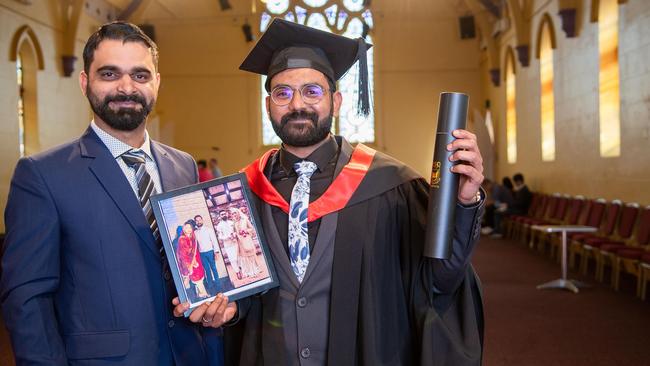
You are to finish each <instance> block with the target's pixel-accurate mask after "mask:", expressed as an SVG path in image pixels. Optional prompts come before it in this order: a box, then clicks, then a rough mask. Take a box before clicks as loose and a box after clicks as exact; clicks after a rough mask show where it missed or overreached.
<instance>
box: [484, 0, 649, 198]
mask: <svg viewBox="0 0 650 366" xmlns="http://www.w3.org/2000/svg"><path fill="white" fill-rule="evenodd" d="M583 3H584V4H583V11H582V13H581V14H580V17H581V19H580V22H581V24H582V28H580V31H579V35H578V37H577V38H566V35H565V33H564V32H563V31H562V29H561V20H560V18H559V17H558V15H557V13H558V8H557V2H556V1H537V2H536V7H535V13H534V16H533V20H532V24H533V44H532V50H531V51H532V52H531V63H530V66H529V67H521V64H519V63H517V116H518V119H517V123H518V126H517V133H518V136H517V144H518V160H517V163H515V164H508V163H507V162H506V159H505V156H506V155H505V143H504V141H505V127H504V126H505V119H504V116H505V88H504V87H503V84H502V86H501V87H499V88H494V87H491V86H490V87H488V88H487V89H488V93H489V97H490V99H491V100H493V105H494V108H495V110H494V112H495V120H496V124H497V126H498V134H497V136H498V142H497V143H498V165H497V167H498V168H497V171H498V174H497V176H499V177H501V176H505V175H510V176H511V175H512V174H513V173H515V172H522V173H524V174H525V176H526V177H527V180H528V181H529V185H530V186H531V187H532V188H533V189H535V190H540V191H543V192H562V193H568V194H583V195H585V196H588V197H604V198H606V199H615V198H618V199H622V200H624V201H636V202H639V203H642V204H650V193H648V190H647V188H646V187H647V186H648V184H649V183H650V169H649V168H650V159H649V158H648V156H650V155H649V153H650V144H649V139H650V124H649V123H648V121H649V120H650V88H648V85H650V67H649V66H648V64H647V60H648V59H649V58H650V2H647V1H642V0H629V1H628V3H627V4H623V5H620V6H619V10H620V13H619V14H620V28H619V65H620V77H621V82H620V85H621V128H622V133H621V145H622V147H621V156H620V157H617V158H601V157H600V153H599V122H598V119H599V115H598V41H597V37H598V26H597V24H595V23H590V22H589V8H590V7H589V5H590V3H591V2H590V1H584V2H583ZM544 13H548V14H549V15H550V16H551V18H552V20H553V24H554V27H555V33H556V40H557V48H556V49H555V50H554V69H555V80H554V90H555V101H556V103H555V105H556V106H555V118H556V120H555V131H556V132H555V138H556V160H555V161H553V162H542V159H541V140H540V136H541V128H540V118H541V116H540V89H539V88H540V87H539V60H538V59H536V58H535V50H536V47H537V31H538V27H539V22H540V20H541V17H542V15H543V14H544ZM502 44H503V45H512V46H513V47H514V46H515V45H516V42H515V39H514V35H513V34H511V33H509V34H506V35H504V42H503V43H502ZM502 54H503V52H502ZM502 61H503V58H502ZM501 67H502V68H503V62H502V66H501ZM484 72H485V73H487V70H486V69H485V66H484Z"/></svg>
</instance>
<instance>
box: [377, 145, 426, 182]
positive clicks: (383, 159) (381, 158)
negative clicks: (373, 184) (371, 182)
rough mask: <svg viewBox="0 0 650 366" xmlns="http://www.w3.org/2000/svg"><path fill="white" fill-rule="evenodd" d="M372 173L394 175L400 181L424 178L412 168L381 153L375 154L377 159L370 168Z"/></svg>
mask: <svg viewBox="0 0 650 366" xmlns="http://www.w3.org/2000/svg"><path fill="white" fill-rule="evenodd" d="M370 171H372V172H374V173H375V174H380V175H382V176H384V175H385V176H391V175H394V176H395V177H397V178H398V179H402V180H412V179H418V178H422V176H421V175H420V174H419V173H418V172H416V171H415V170H414V169H413V168H411V167H410V166H408V165H406V164H404V163H403V162H401V161H399V160H398V159H396V158H394V157H392V156H390V155H388V154H385V153H383V152H381V151H377V152H376V153H375V159H374V160H373V162H372V165H371V166H370Z"/></svg>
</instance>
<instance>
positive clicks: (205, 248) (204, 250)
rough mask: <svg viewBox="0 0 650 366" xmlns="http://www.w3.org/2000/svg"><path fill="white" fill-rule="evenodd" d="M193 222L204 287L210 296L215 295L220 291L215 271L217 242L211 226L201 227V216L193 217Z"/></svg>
mask: <svg viewBox="0 0 650 366" xmlns="http://www.w3.org/2000/svg"><path fill="white" fill-rule="evenodd" d="M194 222H195V223H196V230H195V231H194V235H196V241H197V243H198V245H199V253H200V257H201V263H202V264H203V268H204V269H205V278H206V286H207V287H208V290H209V292H210V293H211V294H216V293H218V292H220V291H221V286H220V283H219V271H218V270H217V260H218V259H219V252H220V250H219V242H218V241H217V236H216V235H215V234H214V229H212V227H211V225H210V226H207V225H203V217H202V216H201V215H196V216H194Z"/></svg>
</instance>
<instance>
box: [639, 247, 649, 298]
mask: <svg viewBox="0 0 650 366" xmlns="http://www.w3.org/2000/svg"><path fill="white" fill-rule="evenodd" d="M639 262H640V263H639V275H638V276H637V281H638V282H637V286H636V292H637V295H638V296H639V297H640V298H641V300H645V294H646V288H647V287H648V286H647V285H648V281H650V253H645V254H644V255H642V256H641V259H640V260H639Z"/></svg>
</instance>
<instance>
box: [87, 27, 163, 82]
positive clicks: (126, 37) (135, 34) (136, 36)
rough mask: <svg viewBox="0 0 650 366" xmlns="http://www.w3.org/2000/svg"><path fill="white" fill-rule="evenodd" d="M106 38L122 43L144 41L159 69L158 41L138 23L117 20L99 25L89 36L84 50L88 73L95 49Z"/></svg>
mask: <svg viewBox="0 0 650 366" xmlns="http://www.w3.org/2000/svg"><path fill="white" fill-rule="evenodd" d="M105 39H112V40H116V41H122V43H127V42H138V43H142V44H143V45H144V46H145V47H147V48H149V51H150V52H151V57H152V58H153V64H154V66H155V67H156V71H158V46H156V43H155V42H154V41H152V40H151V38H149V37H148V36H147V35H146V34H144V32H143V31H142V30H141V29H140V28H139V27H138V26H137V25H135V24H131V23H127V22H121V21H115V22H111V23H106V24H104V25H102V26H101V27H99V29H98V30H97V31H96V32H95V33H93V34H92V35H91V36H90V37H89V38H88V41H86V45H85V46H84V52H83V58H84V71H85V72H86V74H88V72H89V71H90V64H92V63H93V60H94V58H95V50H96V49H97V47H99V44H100V43H102V41H103V40H105Z"/></svg>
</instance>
